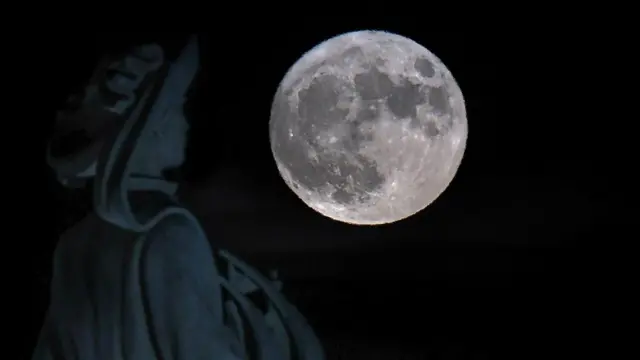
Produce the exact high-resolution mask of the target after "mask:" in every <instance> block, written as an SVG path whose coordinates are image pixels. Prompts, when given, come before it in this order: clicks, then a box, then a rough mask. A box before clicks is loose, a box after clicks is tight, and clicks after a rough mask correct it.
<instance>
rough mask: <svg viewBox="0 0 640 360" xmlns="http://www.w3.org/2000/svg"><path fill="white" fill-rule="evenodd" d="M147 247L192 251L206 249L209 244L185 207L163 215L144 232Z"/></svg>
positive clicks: (178, 251)
mask: <svg viewBox="0 0 640 360" xmlns="http://www.w3.org/2000/svg"><path fill="white" fill-rule="evenodd" d="M145 237H146V242H147V245H146V247H147V248H151V249H153V250H154V252H157V251H162V252H166V251H169V252H177V253H185V252H193V251H203V250H205V249H207V250H208V251H211V249H210V244H209V241H208V239H207V236H206V235H205V233H204V231H203V230H202V227H201V226H200V223H199V222H198V220H197V219H196V218H195V216H194V215H193V214H192V213H191V212H190V211H188V210H187V209H184V208H181V211H179V212H174V213H171V214H168V215H166V216H164V217H163V218H162V219H160V220H159V221H158V222H157V223H156V224H155V225H154V226H153V227H151V228H150V229H149V231H148V232H147V234H146V236H145Z"/></svg>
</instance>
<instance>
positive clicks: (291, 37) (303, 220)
mask: <svg viewBox="0 0 640 360" xmlns="http://www.w3.org/2000/svg"><path fill="white" fill-rule="evenodd" d="M372 26H374V27H376V28H381V29H384V30H389V31H392V32H397V33H400V34H402V35H405V36H407V37H410V38H413V39H414V40H416V41H417V42H419V43H421V44H422V45H424V46H425V47H427V48H428V49H430V50H431V51H432V52H434V53H435V54H436V55H437V56H438V57H440V58H441V59H442V60H443V62H444V63H445V64H446V65H447V66H448V67H449V69H450V70H451V72H452V73H453V75H454V76H455V77H456V79H457V81H458V83H459V85H460V87H461V89H462V91H463V93H464V95H465V99H466V104H467V113H468V118H469V127H470V130H469V140H468V144H467V149H466V154H465V158H464V159H463V162H462V165H461V167H460V170H459V172H458V175H457V176H456V178H455V180H454V181H453V183H452V184H451V186H450V187H449V188H448V189H447V191H446V192H445V193H444V194H443V195H442V196H441V197H440V198H439V199H438V200H437V201H436V202H435V203H433V204H432V205H431V206H430V207H429V208H427V209H426V210H424V211H422V212H420V213H419V214H417V215H415V216H413V217H411V218H409V219H406V220H404V221H400V222H398V223H395V224H390V225H385V226H377V227H357V226H351V225H346V224H342V223H337V222H335V221H332V220H330V219H327V218H324V217H322V216H321V215H319V214H317V213H315V212H314V211H312V210H311V209H309V208H308V207H306V206H305V205H304V204H303V203H302V202H301V201H300V200H299V199H298V198H297V197H296V196H295V195H294V194H293V193H292V192H291V191H290V190H289V189H288V188H287V186H286V185H285V184H284V182H283V181H282V180H281V178H280V176H279V174H278V171H277V169H276V167H275V164H274V162H273V159H272V157H271V152H270V149H269V139H268V119H269V111H270V105H271V100H272V96H273V94H274V92H275V90H276V88H277V86H278V83H279V81H280V79H281V78H282V76H283V75H284V74H285V72H286V71H287V69H288V67H289V66H290V65H292V64H293V63H294V62H295V61H296V60H297V58H298V57H299V56H300V55H302V54H303V53H304V52H305V51H306V50H308V49H310V48H311V47H312V46H313V45H315V44H316V43H318V42H320V41H322V40H324V39H326V38H329V37H331V36H334V35H337V34H339V33H342V32H345V31H350V30H357V29H361V28H366V27H369V28H370V27H372ZM242 34H243V33H241V32H237V31H230V32H227V33H225V34H224V35H213V34H211V33H209V34H208V35H205V36H203V39H204V42H203V48H204V51H203V66H204V71H203V74H202V78H201V83H200V85H199V87H198V90H197V91H198V92H197V93H196V95H194V99H193V109H194V110H192V111H193V119H192V131H191V140H190V141H191V145H190V148H189V151H188V153H187V155H188V160H187V161H188V166H187V169H186V177H187V180H186V182H185V184H186V185H185V186H184V188H183V190H182V193H183V199H184V202H185V204H186V205H187V206H188V207H190V208H191V209H192V210H193V212H194V213H195V214H196V215H197V216H198V217H199V218H200V219H201V221H202V223H203V226H204V227H205V229H206V231H207V233H208V235H209V237H210V238H211V240H212V243H214V244H215V245H216V246H220V247H224V248H228V249H230V250H232V251H234V252H236V253H237V254H238V255H240V256H241V257H243V258H246V259H247V260H248V261H250V262H252V263H254V264H256V266H258V267H259V268H269V267H277V268H279V269H280V270H281V274H282V277H283V280H284V282H285V293H287V294H288V295H289V297H290V298H291V299H292V301H293V302H294V303H295V304H297V305H298V306H299V307H300V309H301V310H302V312H303V313H304V314H305V315H306V316H307V317H308V319H309V321H310V322H311V324H312V325H313V326H314V327H315V328H316V329H317V332H318V334H319V336H320V337H321V338H322V339H323V340H324V341H325V342H326V343H327V346H328V347H329V353H330V354H334V353H336V352H338V350H336V349H335V348H336V347H343V348H349V347H353V348H354V349H355V350H348V349H346V350H340V351H343V352H347V353H350V351H353V352H351V353H350V354H351V355H350V357H349V359H360V358H363V359H367V358H368V359H372V358H373V357H371V355H366V354H370V353H377V354H380V357H379V358H380V359H390V360H396V359H400V357H399V355H397V354H400V353H402V351H404V352H405V353H407V354H409V353H412V354H416V355H415V357H407V358H411V359H413V358H415V359H422V358H424V357H421V356H426V355H427V354H431V355H433V356H434V358H441V359H459V358H460V359H461V358H474V359H490V358H493V357H494V356H495V355H496V354H498V353H505V354H511V355H512V356H513V358H521V355H520V354H521V353H527V354H529V353H532V352H537V351H540V353H541V354H545V352H546V351H547V350H546V349H551V348H557V347H558V346H565V345H566V346H569V345H567V344H570V343H571V341H572V340H571V336H570V335H567V334H573V333H575V329H578V328H579V327H580V324H581V321H584V320H581V319H582V318H581V317H580V316H579V312H578V310H576V306H575V304H576V303H577V302H579V300H580V299H581V298H582V296H583V294H584V292H585V285H584V284H585V283H586V282H587V281H588V279H587V275H586V274H587V273H588V271H587V268H588V267H589V264H590V262H589V260H588V259H591V255H590V254H591V253H588V252H587V250H584V249H583V245H584V244H585V243H588V242H590V240H588V239H589V238H590V236H592V233H593V231H595V226H596V225H597V224H604V223H606V222H608V221H609V218H608V217H607V215H606V207H607V206H608V205H607V204H608V203H607V202H606V201H607V200H608V197H607V195H606V194H604V193H603V192H597V191H596V192H595V193H594V191H593V184H594V183H596V182H598V181H599V178H598V177H600V178H601V177H602V176H603V175H602V174H601V173H598V172H597V171H596V170H595V169H593V168H592V167H591V165H590V164H591V163H590V162H591V161H593V158H590V157H589V156H587V155H588V154H586V153H580V152H578V151H577V150H575V149H576V145H575V144H576V142H579V143H582V141H584V140H580V139H575V138H567V137H566V136H565V135H566V131H565V130H566V129H565V127H567V126H569V125H567V124H566V123H557V124H556V125H554V126H555V128H556V130H555V131H549V126H548V124H547V122H553V121H555V120H554V119H552V116H551V115H550V114H549V112H548V111H549V110H548V109H550V108H551V107H553V106H557V104H546V105H547V106H548V107H547V108H545V107H541V106H538V105H540V103H538V102H536V104H537V105H531V104H528V105H524V103H525V102H528V101H527V100H529V97H531V96H540V94H542V93H544V91H548V90H549V88H547V87H546V86H543V85H541V84H539V83H537V81H538V75H539V73H538V71H540V68H536V65H535V64H536V63H537V62H536V61H533V60H530V61H529V62H527V63H526V65H525V64H524V63H522V62H521V61H522V56H520V55H527V54H518V56H516V55H515V54H514V52H515V50H513V49H514V47H515V44H514V41H513V40H511V39H508V38H506V37H505V36H501V37H498V36H496V35H495V34H484V35H483V34H478V33H471V32H470V33H466V34H451V33H445V32H427V31H424V28H423V27H422V26H417V25H413V26H411V25H406V24H405V25H402V26H398V24H394V23H385V24H366V25H364V24H362V25H357V24H350V25H349V26H340V25H336V24H333V25H331V26H328V25H325V26H310V25H308V26H306V27H303V28H302V29H299V30H298V31H295V32H292V31H290V30H286V29H284V28H283V29H281V30H264V31H260V32H257V33H256V32H253V33H251V37H250V36H249V35H248V34H247V36H245V35H242ZM86 36H87V37H90V36H89V35H86ZM141 39H142V40H156V39H160V40H161V41H169V42H170V43H173V42H175V43H179V42H180V36H178V35H167V34H150V33H149V34H142V35H141V34H136V35H131V34H124V33H119V34H99V35H96V37H95V40H91V41H89V40H87V39H83V40H78V39H70V38H64V37H63V36H61V37H60V38H59V39H58V40H59V42H60V44H61V50H60V51H61V53H68V54H70V55H69V56H67V57H65V58H64V59H58V61H59V63H56V64H57V65H56V66H58V69H59V71H58V73H57V74H56V75H55V82H54V84H59V85H56V86H59V89H60V91H58V92H57V95H56V96H58V98H57V99H56V100H55V101H57V102H58V103H59V102H61V101H62V99H63V98H64V95H65V93H66V92H67V91H68V89H69V88H70V87H71V86H72V85H73V83H74V81H76V82H77V81H78V80H77V79H81V78H82V77H83V76H87V75H89V73H90V71H91V68H92V65H93V61H94V60H95V59H96V58H97V54H99V53H101V52H104V51H111V50H113V49H114V48H121V47H124V46H126V45H128V44H129V43H135V42H136V41H140V40H141ZM521 41H530V42H531V43H530V48H534V47H536V46H540V45H541V44H539V43H538V42H536V41H535V40H534V39H526V40H525V39H522V40H521ZM71 54H73V55H71ZM519 61H520V62H519ZM68 74H72V75H71V78H73V79H75V80H73V81H69V79H67V77H68V76H69V75H68ZM513 83H518V85H520V86H518V87H513V86H512V84H513ZM522 84H531V87H530V88H528V89H527V86H521V85H522ZM534 88H535V89H536V90H535V91H534V90H533V89H534ZM516 89H518V90H516ZM521 89H524V90H521ZM532 94H533V95H532ZM536 94H537V95H536ZM550 98H551V96H549V97H544V96H543V97H541V99H543V100H542V101H541V103H544V99H550ZM512 99H513V100H512ZM573 136H574V137H578V138H579V137H580V136H581V134H577V133H575V131H574V132H573ZM48 175H49V178H48V179H47V181H48V183H47V185H46V188H47V189H48V190H50V191H49V192H50V195H49V197H50V199H51V203H52V204H53V205H52V208H53V209H55V214H56V216H57V217H56V219H57V220H56V224H55V226H52V231H51V234H54V233H56V232H60V231H62V230H63V229H64V228H65V227H67V226H70V225H71V224H72V223H73V221H74V220H77V219H79V218H80V217H81V216H82V215H83V213H84V212H86V211H87V210H88V209H89V207H90V204H89V202H88V200H89V199H88V197H87V196H86V193H82V192H76V193H73V194H71V193H69V192H68V191H66V190H63V189H62V188H61V187H59V186H58V185H56V184H55V183H54V182H53V175H52V174H51V173H48ZM576 179H579V180H576ZM55 238H56V236H52V241H51V243H50V244H49V245H47V246H45V247H43V250H42V251H40V252H39V253H38V259H39V261H38V266H37V273H38V274H37V275H36V276H34V277H37V278H38V279H37V281H34V282H37V284H36V285H35V286H34V288H36V289H37V290H36V292H34V294H35V295H34V297H35V298H36V304H37V306H36V310H35V311H34V313H35V314H36V315H35V316H34V320H33V323H34V324H35V325H34V326H35V327H36V328H37V327H38V325H37V324H39V321H41V318H40V316H41V314H42V312H43V311H44V308H45V306H46V301H47V300H46V285H44V282H43V281H46V278H47V276H48V275H49V273H48V266H49V265H50V262H49V258H50V256H51V250H52V249H53V247H54V246H55ZM383 354H389V355H388V356H387V355H385V356H383ZM332 358H334V357H330V359H332Z"/></svg>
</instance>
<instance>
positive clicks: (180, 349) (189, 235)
mask: <svg viewBox="0 0 640 360" xmlns="http://www.w3.org/2000/svg"><path fill="white" fill-rule="evenodd" d="M140 268H141V274H140V276H141V278H140V281H141V283H142V288H143V289H144V294H143V296H144V298H145V307H146V313H147V316H148V324H149V331H150V335H151V338H152V341H153V343H154V346H155V348H156V352H158V353H159V354H158V357H159V358H161V359H172V360H186V359H189V360H198V359H203V360H204V359H213V358H216V359H236V358H237V357H235V356H233V355H232V354H231V348H232V347H234V345H232V344H234V342H237V341H238V340H237V339H235V338H234V337H233V335H232V332H231V330H230V329H228V328H227V327H225V326H224V324H223V313H222V295H221V290H220V284H219V278H218V275H217V268H216V263H215V258H214V255H213V251H212V249H211V246H210V244H209V242H208V241H207V239H206V237H205V236H204V234H203V233H202V231H201V229H200V227H199V226H198V224H197V223H195V222H194V221H192V220H191V219H188V218H186V217H181V216H169V217H168V218H165V219H164V220H162V221H161V222H160V223H159V224H158V225H156V226H155V227H154V228H153V229H152V230H151V231H150V232H149V233H148V238H147V241H146V247H145V250H144V251H143V255H142V259H141V267H140ZM224 354H228V355H227V356H228V357H224Z"/></svg>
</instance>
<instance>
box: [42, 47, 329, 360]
mask: <svg viewBox="0 0 640 360" xmlns="http://www.w3.org/2000/svg"><path fill="white" fill-rule="evenodd" d="M198 68H199V51H198V42H197V39H196V38H195V37H191V38H190V39H189V41H188V42H187V45H186V46H185V47H184V49H183V50H182V52H181V53H180V55H179V56H178V57H177V58H176V59H175V60H168V59H166V58H165V52H164V50H163V48H162V47H161V46H159V45H157V44H151V45H144V46H138V47H136V48H134V49H132V51H130V52H129V53H127V54H124V55H121V56H117V57H108V58H105V60H104V61H103V62H102V63H101V64H99V65H98V67H97V69H96V71H95V72H94V74H93V77H92V79H91V80H90V82H89V85H88V86H87V87H86V88H85V91H84V93H83V94H81V96H79V97H76V98H75V99H74V98H72V99H71V101H70V103H71V105H72V107H71V109H70V110H67V111H64V112H62V113H60V114H59V115H58V119H57V123H56V134H55V135H54V138H53V139H52V141H51V142H50V144H49V149H48V161H49V164H50V165H51V166H52V168H53V169H54V170H55V171H56V173H57V175H58V178H59V180H60V181H61V182H62V183H63V184H65V185H67V186H78V185H79V184H82V183H83V182H86V181H87V180H89V179H91V180H92V191H93V209H94V211H93V212H92V213H91V214H89V215H88V216H87V217H86V218H84V219H83V220H82V221H80V222H79V223H78V224H76V225H75V226H74V227H72V228H71V229H69V230H68V231H67V232H66V233H65V234H64V235H63V236H62V238H61V240H60V242H59V244H58V246H57V248H56V251H55V255H54V268H53V278H52V283H51V302H50V306H49V309H48V312H47V316H46V319H45V322H44V325H43V327H42V330H41V333H40V338H39V340H38V344H37V346H36V349H35V352H34V354H33V359H35V360H49V359H65V360H72V359H73V360H93V359H105V360H114V359H122V360H146V359H149V360H154V359H162V360H169V359H172V360H217V359H220V360H226V359H260V360H288V359H302V360H323V359H324V355H323V351H322V348H321V346H320V344H319V341H318V339H317V338H316V336H315V335H314V333H313V331H312V329H311V328H310V327H309V326H308V325H307V323H306V321H305V319H304V318H303V317H302V316H301V315H300V314H299V313H298V312H297V310H296V309H295V308H294V307H293V306H292V305H291V304H290V303H289V302H287V301H286V300H285V299H284V298H283V296H282V294H281V293H280V291H279V290H280V283H279V282H277V281H275V279H273V278H267V277H265V276H263V275H262V274H260V273H259V272H258V271H256V270H255V269H254V268H252V267H251V266H249V265H247V264H245V263H243V262H242V261H241V260H239V259H237V258H235V257H234V256H232V255H231V254H229V253H227V252H225V251H224V250H222V249H217V248H216V247H215V239H213V240H214V241H212V242H210V241H209V240H208V239H207V237H206V235H205V234H204V232H203V231H202V229H201V227H200V225H199V223H198V221H197V220H196V218H195V217H194V216H193V215H192V214H191V213H190V212H189V211H188V210H187V209H185V208H184V207H181V206H180V204H179V203H178V201H177V199H176V197H175V195H174V194H175V191H176V188H177V184H175V183H172V182H170V181H168V180H166V179H165V178H164V177H163V172H164V170H166V169H168V168H175V167H178V166H180V165H181V164H182V162H183V160H184V159H183V157H184V155H183V154H184V149H185V144H186V132H187V129H188V123H187V121H186V119H185V115H184V113H183V104H184V101H185V98H186V93H187V90H188V89H189V87H190V85H191V83H192V81H193V79H194V78H195V76H196V74H197V71H198ZM249 294H252V296H250V297H249V296H247V295H249ZM257 297H258V298H259V297H262V298H264V300H265V303H266V304H267V306H266V308H265V307H262V306H259V305H258V304H257V302H254V301H255V299H256V298H257ZM251 299H254V301H252V300H251Z"/></svg>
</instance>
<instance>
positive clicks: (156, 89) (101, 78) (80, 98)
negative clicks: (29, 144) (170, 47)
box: [47, 44, 197, 187]
mask: <svg viewBox="0 0 640 360" xmlns="http://www.w3.org/2000/svg"><path fill="white" fill-rule="evenodd" d="M196 55H197V54H196ZM172 65H174V64H171V63H170V62H168V61H166V59H165V54H164V51H163V49H162V48H161V47H160V46H158V45H156V44H151V45H142V46H137V47H135V48H133V49H131V51H129V52H128V53H125V54H120V55H117V56H107V57H105V58H104V59H103V60H102V61H101V62H100V63H99V64H98V65H97V67H96V69H95V70H94V72H93V75H92V77H91V78H90V80H89V82H88V85H86V87H84V89H83V90H82V91H81V92H80V93H78V94H73V95H72V96H71V97H70V98H69V100H68V102H67V106H66V108H65V109H64V110H63V111H61V112H59V113H58V115H57V118H56V125H55V130H54V135H53V137H52V139H51V141H50V143H49V147H48V152H47V160H48V162H49V165H50V166H51V167H52V168H53V169H54V171H55V172H56V174H57V176H58V179H59V180H60V181H61V182H62V184H64V185H66V186H70V187H75V186H78V185H80V184H82V183H84V182H85V181H84V180H87V179H90V178H93V177H94V176H95V175H96V172H97V171H98V169H97V167H98V163H99V159H100V157H108V154H114V153H117V152H128V154H126V156H128V160H127V161H128V165H127V168H128V173H129V174H131V175H135V176H143V177H148V178H162V177H163V172H164V171H165V170H168V169H172V168H177V167H179V166H180V165H181V164H182V162H183V161H184V150H185V145H186V133H187V130H188V123H187V121H186V119H185V116H184V112H183V103H184V99H185V94H184V93H178V92H176V91H171V89H168V90H167V89H166V88H165V87H166V86H169V85H170V84H166V81H167V80H168V79H169V77H168V75H169V73H170V72H171V71H172V69H171V68H172ZM195 66H196V67H197V62H196V63H195ZM173 70H174V71H175V69H173ZM179 70H180V69H179ZM189 70H191V69H189ZM185 75H189V74H185ZM191 80H192V79H191V78H190V79H188V83H190V82H191ZM117 138H121V139H120V140H122V141H119V140H117ZM125 138H126V139H125Z"/></svg>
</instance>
